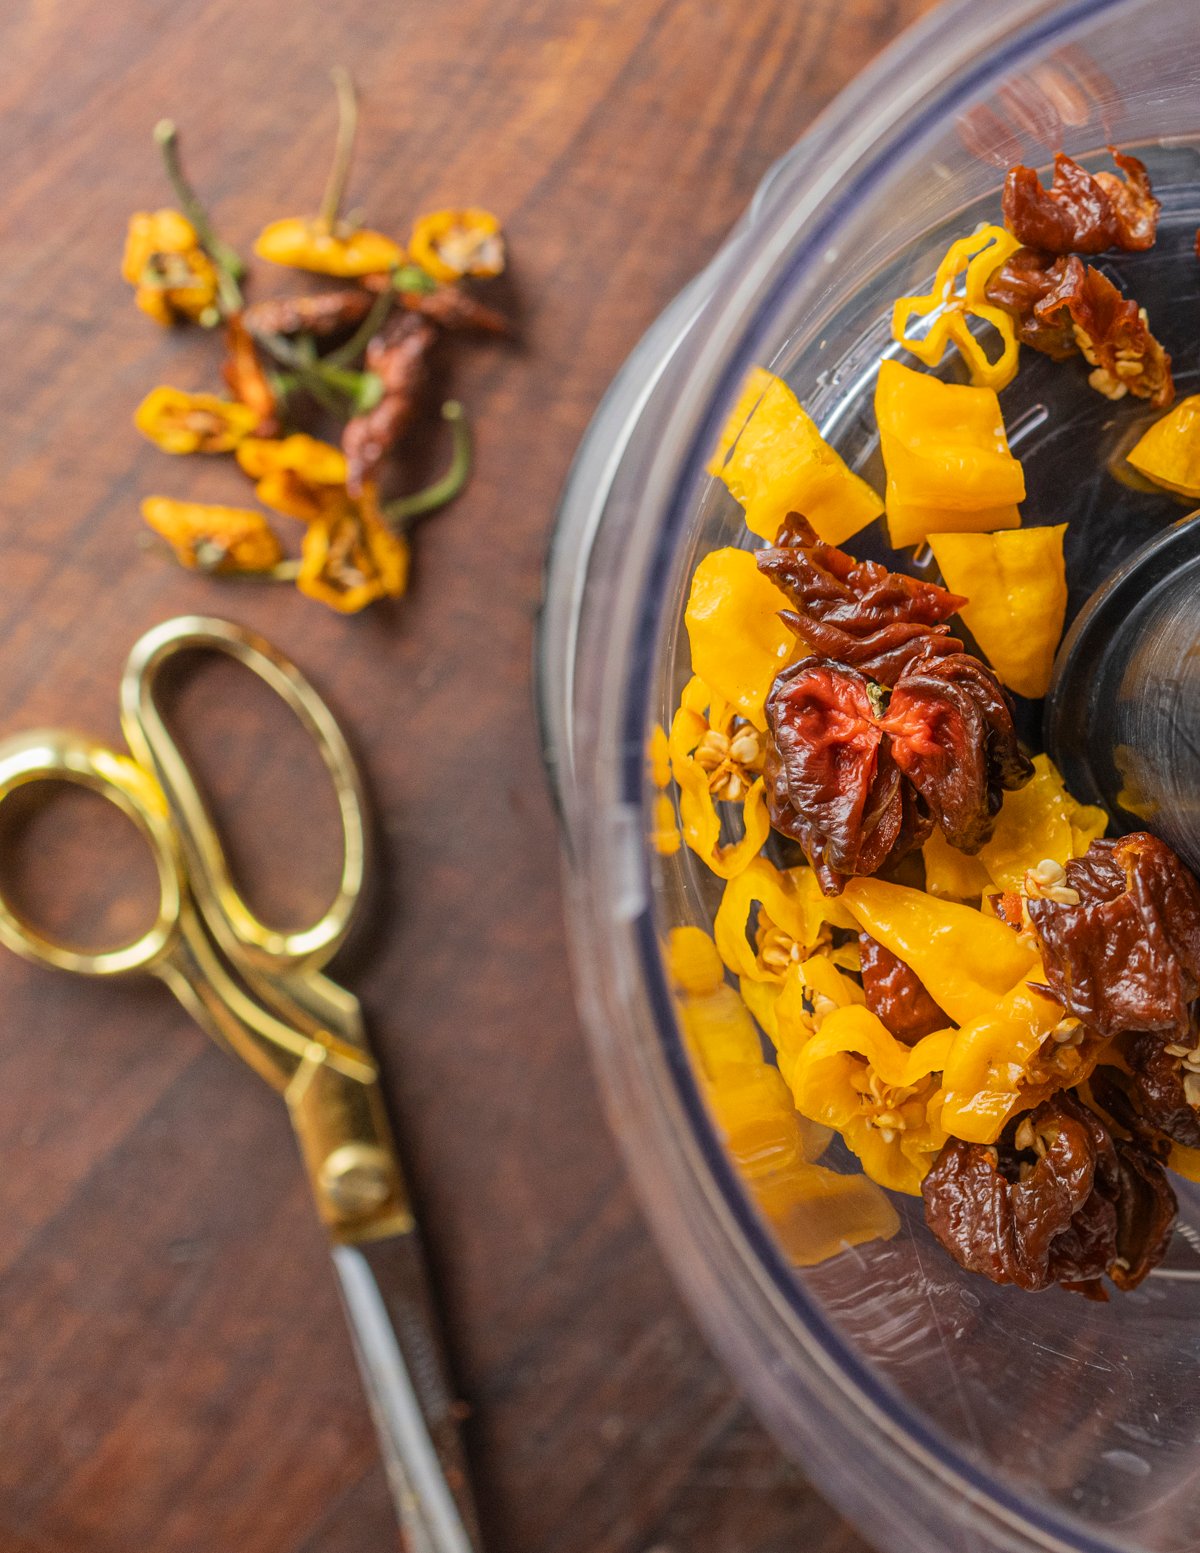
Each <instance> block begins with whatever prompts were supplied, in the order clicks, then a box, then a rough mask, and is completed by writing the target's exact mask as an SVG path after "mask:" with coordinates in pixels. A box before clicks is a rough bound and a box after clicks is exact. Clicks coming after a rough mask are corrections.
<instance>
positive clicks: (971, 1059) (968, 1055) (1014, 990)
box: [941, 919, 1090, 1143]
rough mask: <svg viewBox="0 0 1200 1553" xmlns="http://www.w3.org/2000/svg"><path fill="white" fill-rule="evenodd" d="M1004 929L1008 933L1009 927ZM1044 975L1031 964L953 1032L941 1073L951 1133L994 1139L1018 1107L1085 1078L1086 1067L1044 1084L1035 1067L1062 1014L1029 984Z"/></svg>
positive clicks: (946, 1120)
mask: <svg viewBox="0 0 1200 1553" xmlns="http://www.w3.org/2000/svg"><path fill="white" fill-rule="evenodd" d="M985 920H986V919H985ZM997 925H998V926H999V925H1000V924H997ZM1005 931H1007V932H1008V933H1010V934H1011V933H1012V929H1011V928H1008V929H1005ZM1013 936H1014V937H1015V934H1014V935H1013ZM1043 975H1044V973H1043V971H1042V967H1041V966H1040V965H1038V964H1035V965H1034V967H1033V969H1032V971H1031V973H1030V974H1029V975H1028V976H1023V977H1022V978H1021V980H1020V981H1018V982H1017V983H1016V985H1015V986H1013V987H1011V988H1010V989H1009V991H1008V992H1007V993H1005V995H1004V996H1003V997H1001V998H999V999H997V1000H996V1001H995V1002H994V1003H993V1004H992V1005H991V1007H989V1008H984V1009H982V1010H981V1011H980V1012H979V1013H978V1014H977V1015H976V1017H975V1018H974V1019H971V1020H969V1021H967V1022H966V1023H964V1024H963V1026H962V1028H961V1029H960V1030H958V1031H957V1032H956V1033H955V1035H954V1040H953V1044H952V1046H951V1048H950V1054H949V1056H948V1057H947V1059H946V1066H945V1071H944V1072H943V1074H942V1083H943V1086H944V1095H943V1099H942V1111H941V1118H942V1125H943V1127H945V1129H946V1131H947V1132H949V1133H951V1134H953V1136H954V1137H956V1138H963V1139H965V1141H966V1142H968V1143H994V1142H995V1141H996V1139H997V1138H998V1137H999V1136H1000V1134H1001V1133H1002V1132H1003V1130H1004V1126H1005V1123H1006V1122H1007V1121H1008V1119H1009V1117H1010V1116H1012V1115H1014V1114H1015V1113H1016V1112H1017V1111H1018V1110H1025V1109H1026V1108H1027V1107H1028V1106H1031V1105H1036V1104H1038V1103H1040V1101H1041V1100H1043V1099H1045V1098H1046V1095H1047V1094H1049V1093H1052V1092H1053V1089H1054V1088H1056V1087H1057V1088H1062V1087H1064V1086H1065V1084H1067V1083H1068V1082H1069V1083H1071V1084H1074V1083H1077V1082H1079V1080H1081V1079H1084V1078H1086V1077H1087V1073H1088V1071H1090V1067H1089V1068H1087V1069H1081V1070H1079V1071H1078V1073H1077V1074H1075V1075H1073V1076H1072V1077H1071V1078H1070V1080H1066V1079H1064V1080H1062V1081H1061V1082H1060V1083H1058V1084H1057V1085H1055V1084H1053V1083H1050V1084H1049V1085H1047V1083H1046V1082H1045V1080H1044V1079H1041V1078H1040V1077H1039V1076H1038V1075H1037V1074H1036V1072H1035V1070H1034V1064H1035V1059H1036V1058H1037V1055H1038V1053H1039V1051H1040V1050H1041V1046H1042V1043H1043V1041H1045V1039H1046V1037H1047V1036H1048V1035H1049V1034H1050V1032H1051V1031H1052V1030H1053V1029H1054V1027H1055V1026H1056V1025H1057V1024H1058V1023H1059V1022H1060V1020H1061V1019H1062V1017H1063V1011H1062V1009H1061V1008H1060V1007H1059V1005H1058V1004H1057V1003H1056V1002H1055V1001H1054V1000H1053V998H1049V997H1046V996H1044V995H1043V994H1042V993H1040V992H1034V991H1033V989H1032V988H1031V987H1030V986H1029V985H1028V983H1029V982H1030V981H1034V982H1039V981H1041V980H1042V979H1043Z"/></svg>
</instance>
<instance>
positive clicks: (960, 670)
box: [883, 653, 1033, 852]
mask: <svg viewBox="0 0 1200 1553" xmlns="http://www.w3.org/2000/svg"><path fill="white" fill-rule="evenodd" d="M883 726H884V728H885V729H886V730H887V731H888V733H889V734H890V736H891V740H892V752H893V754H894V756H895V759H896V764H897V765H898V766H899V767H900V769H901V771H903V772H904V774H905V776H906V777H907V778H908V780H909V781H910V782H911V783H912V785H913V786H914V787H915V788H916V789H917V791H918V792H919V793H920V795H921V797H922V798H923V799H924V800H925V803H926V804H927V805H928V807H929V809H930V810H931V812H932V814H933V816H934V818H935V820H936V821H937V823H938V825H939V826H940V827H941V830H942V834H943V835H944V836H945V837H946V840H947V841H949V842H950V844H951V845H952V846H955V847H958V848H959V849H960V850H961V851H964V852H977V851H978V850H979V848H980V847H981V846H983V845H984V844H985V842H987V841H988V839H989V838H990V837H991V834H992V831H993V829H994V828H995V820H996V815H997V814H998V813H999V810H1000V803H1001V799H1002V797H1003V794H1004V792H1005V791H1006V790H1013V789H1016V788H1019V787H1023V786H1024V785H1025V783H1026V782H1028V781H1029V779H1030V777H1031V776H1032V775H1033V766H1032V765H1031V763H1030V762H1029V760H1028V759H1027V758H1026V757H1025V756H1024V755H1023V754H1022V753H1021V749H1020V746H1019V744H1018V743H1017V736H1016V730H1015V728H1014V727H1013V722H1012V714H1011V712H1010V711H1009V708H1008V703H1007V701H1006V700H1005V698H1004V694H1003V692H1002V691H1001V690H1000V687H999V685H998V684H997V683H996V681H995V679H994V677H993V676H992V675H991V673H990V672H989V670H988V669H987V668H985V666H984V665H983V664H982V663H980V662H979V661H978V659H976V658H971V657H968V656H967V655H966V654H965V653H957V654H954V655H953V656H951V657H946V658H935V659H931V660H921V661H919V662H918V663H917V664H916V665H915V666H914V668H913V669H911V670H910V671H909V672H908V673H907V674H905V675H904V676H903V677H902V678H901V679H900V680H899V681H898V682H897V684H896V688H895V690H894V691H893V692H892V698H891V700H890V702H889V703H888V709H887V717H886V718H885V719H884V723H883Z"/></svg>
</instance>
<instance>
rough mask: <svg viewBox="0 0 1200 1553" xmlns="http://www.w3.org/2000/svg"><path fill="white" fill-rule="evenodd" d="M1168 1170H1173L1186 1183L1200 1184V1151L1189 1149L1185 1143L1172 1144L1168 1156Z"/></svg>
mask: <svg viewBox="0 0 1200 1553" xmlns="http://www.w3.org/2000/svg"><path fill="white" fill-rule="evenodd" d="M1167 1169H1168V1170H1173V1171H1174V1172H1175V1174H1176V1175H1177V1176H1182V1177H1183V1179H1184V1180H1185V1181H1197V1182H1200V1149H1189V1148H1188V1146H1187V1145H1186V1144H1185V1143H1172V1145H1171V1152H1170V1153H1169V1154H1168V1155H1167Z"/></svg>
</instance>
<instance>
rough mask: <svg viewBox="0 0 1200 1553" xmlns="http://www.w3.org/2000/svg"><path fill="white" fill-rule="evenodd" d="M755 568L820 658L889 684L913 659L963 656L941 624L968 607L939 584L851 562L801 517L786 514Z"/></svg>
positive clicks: (867, 563)
mask: <svg viewBox="0 0 1200 1553" xmlns="http://www.w3.org/2000/svg"><path fill="white" fill-rule="evenodd" d="M758 567H759V570H760V571H761V572H762V573H763V574H764V575H765V576H767V577H769V578H770V579H771V581H772V582H773V583H775V585H776V587H778V588H779V589H780V590H781V591H782V592H783V593H785V594H786V595H787V596H788V598H789V599H790V600H791V601H792V603H793V604H794V605H795V610H794V612H793V611H792V610H785V611H783V612H782V613H783V619H784V620H785V621H786V622H787V624H788V625H789V626H790V627H791V629H792V630H793V631H795V633H796V635H797V636H799V637H800V638H801V639H802V640H803V641H804V642H805V643H806V644H807V645H808V647H809V648H810V650H811V651H812V652H814V653H816V654H817V655H818V656H819V657H823V658H832V659H835V660H836V661H837V662H838V663H845V664H848V665H850V666H851V667H852V668H856V669H858V670H860V671H861V672H862V673H863V674H866V675H868V676H869V677H870V678H871V679H873V680H876V681H878V683H880V684H883V685H894V684H895V683H896V681H897V679H898V678H899V677H900V675H901V674H903V673H904V671H905V669H906V668H908V667H909V665H910V664H912V663H913V661H914V660H915V659H916V658H919V657H922V656H925V655H927V654H939V653H952V652H961V651H962V643H961V642H960V641H957V640H955V638H954V637H952V636H950V635H949V634H948V632H949V627H948V626H946V625H945V624H944V623H943V622H944V621H946V620H948V619H949V618H950V616H951V615H953V614H956V613H957V611H958V610H959V609H961V608H962V606H963V605H964V604H965V603H966V602H967V601H966V599H964V598H961V597H959V595H958V594H955V593H949V592H947V590H946V589H945V588H942V587H939V586H938V585H937V584H936V583H932V582H923V581H921V580H920V579H918V578H915V577H909V576H906V575H905V574H904V573H903V572H890V571H888V569H887V567H885V566H881V565H880V564H879V563H878V562H877V561H856V560H855V559H854V557H853V556H851V555H847V554H846V552H845V551H844V550H839V549H838V548H837V547H836V546H834V545H828V544H825V543H823V542H822V541H821V540H819V539H818V538H817V535H816V533H815V532H814V531H813V529H812V527H811V525H810V524H809V523H808V522H807V521H806V520H805V519H804V518H803V517H801V516H800V514H799V513H792V514H790V515H789V517H788V519H787V522H786V523H785V525H784V527H783V528H782V529H781V531H780V534H779V537H778V539H777V541H776V543H775V544H774V545H773V546H770V547H768V548H766V549H764V550H760V551H759V552H758Z"/></svg>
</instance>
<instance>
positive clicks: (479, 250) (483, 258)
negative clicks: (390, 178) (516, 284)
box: [408, 208, 505, 282]
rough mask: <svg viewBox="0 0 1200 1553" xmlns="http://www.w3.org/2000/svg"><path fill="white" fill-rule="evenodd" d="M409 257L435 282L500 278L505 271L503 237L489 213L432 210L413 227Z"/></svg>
mask: <svg viewBox="0 0 1200 1553" xmlns="http://www.w3.org/2000/svg"><path fill="white" fill-rule="evenodd" d="M408 254H409V258H410V259H411V260H412V262H413V263H414V264H419V265H420V266H421V268H422V269H423V270H424V271H425V272H426V273H427V274H429V275H432V276H433V278H434V280H441V281H447V282H450V281H456V280H458V279H460V278H461V277H462V276H463V275H480V276H487V275H499V274H500V273H501V271H502V270H503V269H504V261H505V253H504V236H503V234H502V233H501V231H500V222H499V221H498V220H497V218H496V217H495V216H494V215H492V213H491V211H490V210H477V209H475V208H468V209H466V210H435V211H431V212H430V213H429V214H428V215H425V216H421V217H420V218H419V219H418V221H417V223H416V225H415V226H414V227H413V232H412V236H411V237H410V238H409V240H408Z"/></svg>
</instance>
